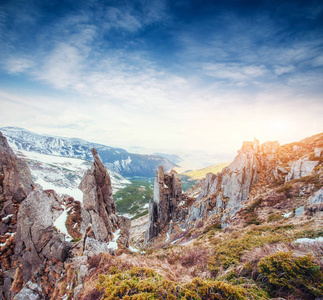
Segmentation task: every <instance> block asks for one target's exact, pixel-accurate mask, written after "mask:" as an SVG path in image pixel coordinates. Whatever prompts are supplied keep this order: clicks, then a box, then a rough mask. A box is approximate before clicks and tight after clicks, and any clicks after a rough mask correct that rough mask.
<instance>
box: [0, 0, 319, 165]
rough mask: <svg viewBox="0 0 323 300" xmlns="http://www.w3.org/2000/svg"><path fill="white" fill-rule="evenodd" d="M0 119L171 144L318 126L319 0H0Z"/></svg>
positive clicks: (209, 157)
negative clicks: (0, 114)
mask: <svg viewBox="0 0 323 300" xmlns="http://www.w3.org/2000/svg"><path fill="white" fill-rule="evenodd" d="M0 49H1V51H0V111H1V112H2V116H1V119H0V127H6V126H16V127H22V128H25V129H27V130H30V131H34V132H36V133H40V134H49V135H57V136H66V137H77V138H82V139H84V140H87V141H90V142H96V143H100V144H105V145H108V146H112V147H120V148H124V149H126V150H127V151H129V152H138V153H147V154H152V153H154V152H160V153H165V154H177V155H179V156H181V157H182V158H184V159H185V157H183V156H185V155H186V156H187V157H186V159H187V160H188V161H190V160H191V163H192V165H194V166H195V167H196V168H197V166H199V167H204V166H206V165H207V164H210V163H218V162H221V161H227V160H231V159H232V158H233V157H234V156H235V155H236V152H237V150H239V149H240V148H241V145H242V143H243V141H245V140H253V139H254V137H256V138H257V139H259V140H260V142H261V143H263V142H265V141H268V140H278V141H279V142H280V143H281V144H285V143H289V142H293V141H299V140H301V139H303V138H305V137H308V136H311V135H314V134H317V133H320V132H322V131H323V130H322V128H323V126H322V125H323V122H322V115H323V97H322V96H323V76H322V75H323V54H322V49H323V3H322V2H321V1H306V2H304V1H206V0H205V1H182V0H179V1H166V0H165V1H164V0H160V1H143V0H138V1H112V0H111V1H94V0H92V1H58V0H56V1H55V0H54V1H41V2H39V1H36V0H31V1H28V2H26V1H22V0H20V1H17V0H12V1H3V2H2V3H1V4H0Z"/></svg>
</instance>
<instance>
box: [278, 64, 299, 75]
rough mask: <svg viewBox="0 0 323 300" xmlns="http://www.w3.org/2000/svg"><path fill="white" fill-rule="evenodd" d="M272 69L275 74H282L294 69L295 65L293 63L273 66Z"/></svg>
mask: <svg viewBox="0 0 323 300" xmlns="http://www.w3.org/2000/svg"><path fill="white" fill-rule="evenodd" d="M274 70H275V73H276V74H277V75H282V74H285V73H290V72H292V71H294V70H295V67H294V66H293V65H287V66H286V65H285V66H275V67H274Z"/></svg>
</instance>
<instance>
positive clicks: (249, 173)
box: [221, 140, 274, 209]
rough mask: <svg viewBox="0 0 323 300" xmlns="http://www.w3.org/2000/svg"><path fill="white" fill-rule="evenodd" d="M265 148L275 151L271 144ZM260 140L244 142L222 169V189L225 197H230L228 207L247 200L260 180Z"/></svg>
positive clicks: (269, 151)
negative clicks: (231, 160) (227, 164)
mask: <svg viewBox="0 0 323 300" xmlns="http://www.w3.org/2000/svg"><path fill="white" fill-rule="evenodd" d="M261 148H264V149H265V150H266V151H268V153H271V151H273V150H272V149H273V148H274V147H272V146H271V145H270V144H267V145H266V146H265V147H261ZM257 149H259V142H258V141H257V140H255V142H254V143H252V142H244V144H243V146H242V149H241V150H240V151H239V152H238V155H237V156H236V158H235V159H234V161H233V162H232V163H231V164H230V165H229V166H228V167H227V168H225V169H224V170H223V171H222V183H221V189H222V190H223V197H224V198H228V201H227V204H226V208H228V209H232V208H234V207H235V206H239V205H240V203H242V202H244V201H246V200H247V199H248V196H249V191H250V188H251V187H252V186H253V185H254V184H255V183H256V182H257V181H258V180H259V172H260V162H259V159H258V157H257V154H258V152H256V150H257Z"/></svg>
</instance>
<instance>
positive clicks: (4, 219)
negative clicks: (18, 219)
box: [2, 214, 13, 221]
mask: <svg viewBox="0 0 323 300" xmlns="http://www.w3.org/2000/svg"><path fill="white" fill-rule="evenodd" d="M11 217H13V214H10V215H8V216H6V217H4V218H2V221H6V220H8V219H9V218H11Z"/></svg>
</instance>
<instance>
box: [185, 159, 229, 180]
mask: <svg viewBox="0 0 323 300" xmlns="http://www.w3.org/2000/svg"><path fill="white" fill-rule="evenodd" d="M230 163H231V162H228V161H226V162H223V163H219V164H215V165H212V166H209V167H206V168H203V169H199V170H195V171H190V172H185V173H183V175H186V176H188V177H190V178H193V179H196V180H199V179H203V178H205V176H206V174H207V173H213V174H216V173H218V172H221V171H222V170H223V169H224V168H225V167H226V166H228V165H229V164H230Z"/></svg>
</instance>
